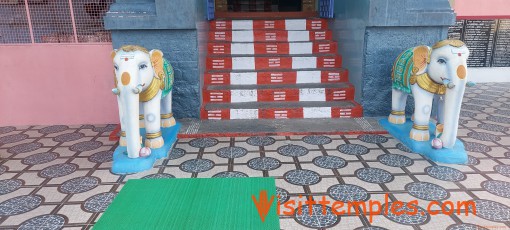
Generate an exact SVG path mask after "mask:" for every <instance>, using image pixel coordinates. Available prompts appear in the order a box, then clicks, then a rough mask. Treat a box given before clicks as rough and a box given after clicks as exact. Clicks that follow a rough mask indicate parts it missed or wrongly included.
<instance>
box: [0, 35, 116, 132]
mask: <svg viewBox="0 0 510 230" xmlns="http://www.w3.org/2000/svg"><path fill="white" fill-rule="evenodd" d="M111 50H112V45H111V44H108V43H106V44H90V43H89V44H27V45H2V46H0V76H1V77H0V79H1V80H2V81H1V84H0V126H6V125H48V124H105V123H118V114H117V111H118V110H117V102H116V98H115V96H114V95H113V94H112V93H111V89H112V87H113V72H112V71H113V67H112V61H111V59H110V51H111Z"/></svg>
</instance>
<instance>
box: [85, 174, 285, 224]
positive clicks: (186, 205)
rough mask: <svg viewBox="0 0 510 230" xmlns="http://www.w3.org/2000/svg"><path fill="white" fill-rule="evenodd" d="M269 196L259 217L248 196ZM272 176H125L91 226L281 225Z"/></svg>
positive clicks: (258, 199) (258, 197)
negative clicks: (267, 205)
mask: <svg viewBox="0 0 510 230" xmlns="http://www.w3.org/2000/svg"><path fill="white" fill-rule="evenodd" d="M262 190H265V191H267V195H268V198H269V199H268V200H267V201H269V200H270V198H271V196H274V200H273V202H272V204H271V208H270V209H269V213H268V214H267V216H266V217H265V221H264V222H262V220H261V218H260V215H259V212H258V211H257V208H256V206H255V203H254V201H253V199H252V195H255V198H256V200H257V201H260V200H261V198H260V197H261V195H260V192H261V191H262ZM276 203H277V195H276V186H275V181H274V178H256V177H250V178H193V179H149V180H147V179H146V180H129V181H128V182H127V183H126V185H125V186H124V187H123V188H122V190H121V191H120V192H119V194H118V195H117V197H116V198H115V199H114V201H113V202H112V204H111V205H110V206H109V207H108V209H107V210H106V211H105V213H104V214H103V215H102V216H101V218H100V219H99V221H98V222H97V223H96V224H95V226H94V229H201V230H203V229H222V230H225V229H280V224H279V219H278V215H277V214H276Z"/></svg>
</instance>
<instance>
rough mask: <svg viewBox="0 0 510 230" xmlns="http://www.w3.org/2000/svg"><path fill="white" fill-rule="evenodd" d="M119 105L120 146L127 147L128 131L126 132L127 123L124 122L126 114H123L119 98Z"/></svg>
mask: <svg viewBox="0 0 510 230" xmlns="http://www.w3.org/2000/svg"><path fill="white" fill-rule="evenodd" d="M117 97H118V96H117ZM117 104H118V107H119V120H120V138H119V146H127V141H126V131H125V127H126V122H125V121H124V112H122V103H120V99H118V98H117Z"/></svg>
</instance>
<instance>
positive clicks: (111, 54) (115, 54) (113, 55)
mask: <svg viewBox="0 0 510 230" xmlns="http://www.w3.org/2000/svg"><path fill="white" fill-rule="evenodd" d="M115 56H117V50H116V49H114V50H112V52H111V53H110V57H111V58H112V61H113V59H115ZM113 81H114V84H115V88H117V84H118V83H117V76H115V69H113Z"/></svg>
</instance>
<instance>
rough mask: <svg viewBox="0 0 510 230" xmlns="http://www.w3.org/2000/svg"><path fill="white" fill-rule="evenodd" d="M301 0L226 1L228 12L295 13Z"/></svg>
mask: <svg viewBox="0 0 510 230" xmlns="http://www.w3.org/2000/svg"><path fill="white" fill-rule="evenodd" d="M302 10H303V4H302V0H228V12H297V11H302Z"/></svg>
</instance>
